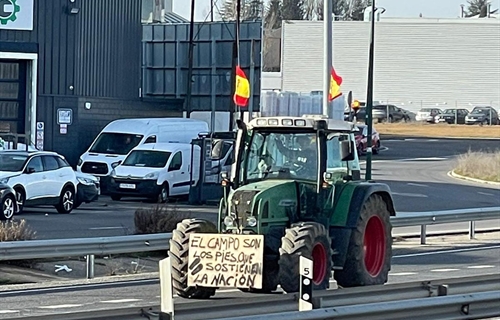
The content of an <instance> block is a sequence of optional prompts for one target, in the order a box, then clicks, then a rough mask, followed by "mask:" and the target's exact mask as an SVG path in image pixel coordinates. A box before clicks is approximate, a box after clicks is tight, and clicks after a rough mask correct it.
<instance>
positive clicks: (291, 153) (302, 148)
mask: <svg viewBox="0 0 500 320" xmlns="http://www.w3.org/2000/svg"><path fill="white" fill-rule="evenodd" d="M296 142H297V144H298V146H299V148H289V147H287V146H285V144H284V142H283V140H281V139H277V140H276V147H277V148H278V150H279V151H280V153H281V154H282V155H284V156H285V157H286V158H287V159H288V160H289V161H290V162H291V163H292V164H293V165H294V167H296V169H295V170H294V171H296V172H297V174H298V175H300V176H302V177H304V178H314V177H315V176H316V166H317V161H318V159H317V145H316V136H315V135H312V134H307V135H306V134H304V135H297V136H296Z"/></svg>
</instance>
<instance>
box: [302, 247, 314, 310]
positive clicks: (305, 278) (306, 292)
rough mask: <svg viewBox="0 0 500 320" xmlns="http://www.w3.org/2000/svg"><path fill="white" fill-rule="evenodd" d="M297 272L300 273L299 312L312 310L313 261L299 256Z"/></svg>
mask: <svg viewBox="0 0 500 320" xmlns="http://www.w3.org/2000/svg"><path fill="white" fill-rule="evenodd" d="M299 271H300V276H299V277H300V298H299V311H309V310H312V309H313V303H312V289H313V284H312V279H313V261H312V260H311V259H308V258H305V257H303V256H300V259H299Z"/></svg>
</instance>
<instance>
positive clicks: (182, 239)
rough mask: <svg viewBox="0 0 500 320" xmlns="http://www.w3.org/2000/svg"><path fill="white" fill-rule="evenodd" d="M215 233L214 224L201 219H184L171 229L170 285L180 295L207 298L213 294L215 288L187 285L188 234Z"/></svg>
mask: <svg viewBox="0 0 500 320" xmlns="http://www.w3.org/2000/svg"><path fill="white" fill-rule="evenodd" d="M191 233H217V228H216V227H215V225H214V224H213V223H211V222H209V221H205V220H201V219H184V220H182V222H179V223H178V224H177V227H176V229H175V230H173V231H172V239H171V240H170V250H169V252H168V256H169V257H170V259H171V261H172V287H173V289H174V291H175V293H177V294H178V295H179V296H180V297H183V298H189V299H208V298H210V297H211V296H213V295H214V294H215V288H206V287H199V286H196V287H188V259H189V234H191Z"/></svg>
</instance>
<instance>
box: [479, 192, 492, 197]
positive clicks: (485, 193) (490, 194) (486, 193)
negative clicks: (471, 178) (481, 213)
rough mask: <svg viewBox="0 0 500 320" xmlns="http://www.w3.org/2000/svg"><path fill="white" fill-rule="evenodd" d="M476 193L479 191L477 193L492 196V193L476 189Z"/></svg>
mask: <svg viewBox="0 0 500 320" xmlns="http://www.w3.org/2000/svg"><path fill="white" fill-rule="evenodd" d="M477 193H479V194H483V195H485V196H494V194H493V193H488V192H481V191H478V192H477Z"/></svg>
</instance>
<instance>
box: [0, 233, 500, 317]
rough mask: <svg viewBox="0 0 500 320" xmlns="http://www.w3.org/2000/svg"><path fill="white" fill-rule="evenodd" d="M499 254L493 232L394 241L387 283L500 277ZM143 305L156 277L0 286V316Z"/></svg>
mask: <svg viewBox="0 0 500 320" xmlns="http://www.w3.org/2000/svg"><path fill="white" fill-rule="evenodd" d="M457 239H458V240H457ZM452 243H453V244H452ZM499 257H500V240H498V233H497V234H496V235H493V236H489V237H484V238H483V240H481V241H477V242H475V243H471V242H468V241H465V242H464V241H463V239H462V238H460V239H459V238H446V239H441V241H440V239H438V240H436V241H434V243H433V244H430V245H429V246H420V245H418V241H417V242H402V243H395V245H394V254H393V259H392V270H391V272H390V276H389V283H404V282H414V281H428V280H437V279H444V278H461V277H465V276H474V275H484V274H498V275H499V277H500V258H499ZM258 297H260V298H262V295H256V294H245V293H242V292H240V291H238V290H221V291H218V293H217V294H216V296H215V299H217V298H219V299H227V304H230V303H231V299H234V298H245V299H255V298H258ZM175 303H176V305H178V304H184V303H193V301H192V300H186V299H181V298H176V299H175ZM145 305H158V306H159V305H160V287H159V284H158V281H157V280H147V281H144V282H142V284H141V283H133V284H129V285H122V286H118V285H117V284H110V285H109V286H106V287H102V286H101V287H97V288H96V287H90V288H89V289H86V288H85V287H84V288H77V287H75V286H68V287H66V288H63V289H62V290H58V291H54V290H52V291H50V289H49V290H48V291H42V292H40V291H36V290H35V291H33V290H25V291H16V292H8V291H4V292H0V319H13V318H15V317H16V316H23V315H24V316H26V315H31V316H34V315H43V314H45V315H46V314H51V313H62V312H77V311H90V310H102V309H107V308H119V307H131V306H138V307H140V306H145Z"/></svg>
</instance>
